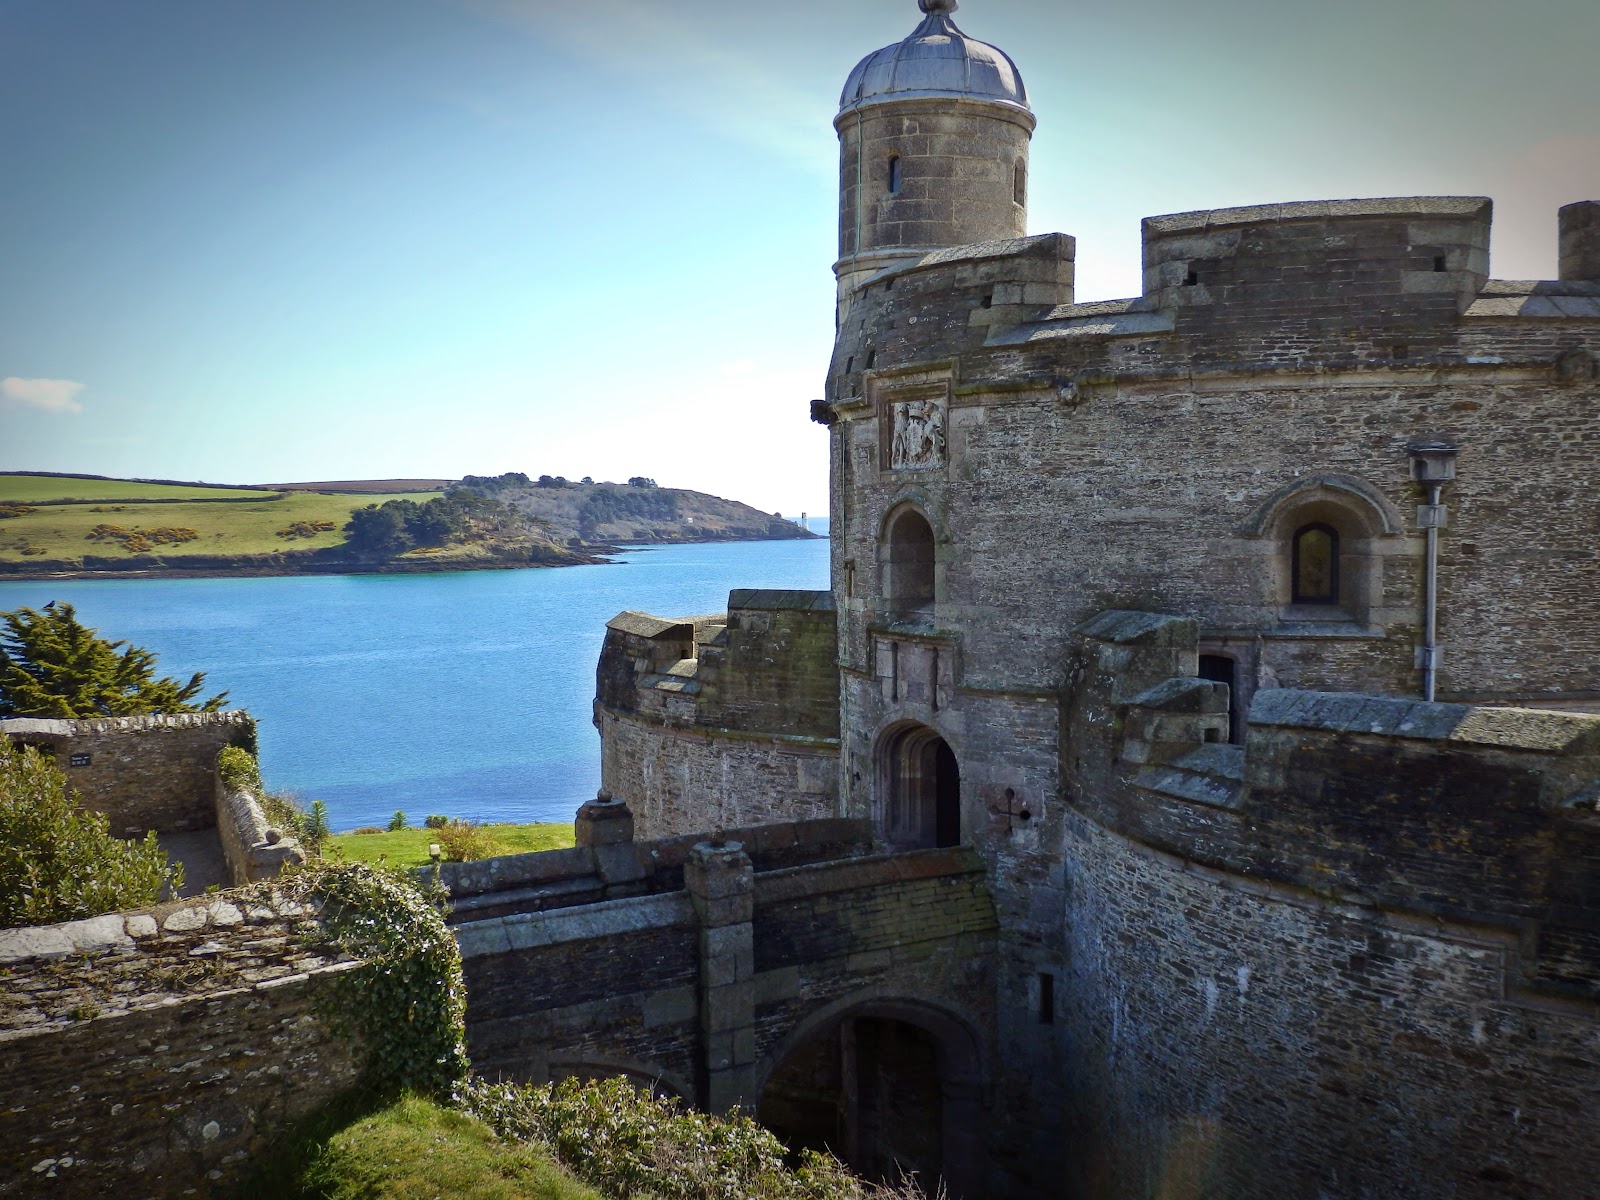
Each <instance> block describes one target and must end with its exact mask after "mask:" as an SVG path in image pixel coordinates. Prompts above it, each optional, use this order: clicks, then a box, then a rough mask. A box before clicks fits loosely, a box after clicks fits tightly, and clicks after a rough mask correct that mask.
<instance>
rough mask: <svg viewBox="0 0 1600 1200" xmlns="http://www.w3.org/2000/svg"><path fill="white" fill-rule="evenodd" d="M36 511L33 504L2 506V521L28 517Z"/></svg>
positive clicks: (0, 507)
mask: <svg viewBox="0 0 1600 1200" xmlns="http://www.w3.org/2000/svg"><path fill="white" fill-rule="evenodd" d="M34 511H35V509H34V507H33V505H31V504H0V521H3V520H5V519H7V518H8V517H23V516H27V514H29V513H31V512H34Z"/></svg>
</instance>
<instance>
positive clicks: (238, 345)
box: [0, 0, 1600, 515]
mask: <svg viewBox="0 0 1600 1200" xmlns="http://www.w3.org/2000/svg"><path fill="white" fill-rule="evenodd" d="M919 19H920V14H919V13H918V12H917V9H916V4H915V3H914V0H811V2H800V0H791V2H789V3H782V2H775V0H673V2H671V3H663V2H660V0H656V2H649V0H569V2H567V3H557V2H556V0H270V2H266V0H253V2H252V0H0V469H11V470H21V469H36V470H54V471H80V472H89V473H98V474H107V475H122V476H135V477H143V478H176V479H202V480H207V481H213V482H225V483H272V482H290V481H300V480H319V479H356V478H391V477H407V478H411V477H426V478H454V477H459V476H460V475H463V474H469V473H470V474H480V475H481V474H495V473H499V472H502V471H509V470H520V471H526V472H528V473H530V474H536V475H537V474H551V475H566V476H568V477H570V478H579V477H582V476H585V475H589V476H593V477H594V478H596V479H618V480H620V479H626V478H627V477H628V476H631V475H649V476H652V477H654V478H656V479H657V480H658V481H659V482H660V483H662V484H663V485H667V486H679V487H691V488H696V489H699V490H702V491H708V492H713V493H715V494H718V495H723V496H728V497H731V498H734V499H739V500H743V501H746V502H748V503H751V504H755V505H756V506H758V507H760V508H763V509H765V510H768V511H778V512H783V513H785V514H788V515H797V514H798V513H799V512H801V511H807V512H810V513H812V514H817V515H820V514H822V513H823V512H825V510H826V507H827V449H826V435H825V432H824V431H823V430H822V428H821V427H820V426H817V425H814V424H811V423H810V422H809V420H808V414H807V403H808V401H809V400H810V399H812V398H813V397H815V396H818V395H820V394H821V391H822V384H823V378H824V375H825V372H826V368H827V362H828V354H829V348H830V343H831V339H832V336H833V329H832V324H833V307H832V297H833V279H832V273H831V270H830V267H831V264H832V262H833V259H834V256H835V250H836V231H835V227H834V225H835V220H836V211H837V210H836V207H835V205H836V200H835V193H836V187H837V179H836V172H837V142H836V140H835V135H834V132H833V129H832V125H831V119H832V116H833V114H834V112H835V111H836V109H837V105H838V95H839V89H840V87H841V86H842V84H843V81H844V78H845V76H846V75H847V74H848V72H849V70H850V68H851V67H852V66H853V65H854V64H855V62H856V61H857V60H858V59H859V58H861V57H862V56H864V55H865V54H867V53H869V52H871V51H872V50H875V49H877V48H878V47H879V46H883V45H887V44H889V43H891V42H894V41H897V40H899V39H900V38H902V37H904V36H905V35H906V34H908V33H909V32H910V31H911V30H912V28H914V27H915V25H916V23H917V21H918V20H919ZM956 20H957V22H958V23H959V24H960V25H961V26H962V27H963V28H964V29H965V30H966V31H967V32H968V33H969V34H971V35H972V36H974V37H979V38H982V39H984V40H986V41H990V42H994V43H995V44H997V45H999V46H1001V47H1002V48H1003V49H1005V50H1007V51H1008V52H1009V53H1010V54H1011V55H1012V57H1013V58H1014V59H1015V60H1016V61H1017V64H1018V66H1019V68H1020V69H1021V71H1022V74H1023V77H1024V79H1025V80H1026V82H1027V85H1028V88H1029V92H1030V95H1031V98H1032V102H1033V107H1034V111H1035V113H1036V114H1037V115H1038V118H1039V128H1038V131H1037V132H1036V134H1035V136H1034V141H1033V150H1032V171H1031V179H1030V191H1031V195H1030V214H1029V227H1030V232H1033V233H1043V232H1049V231H1054V230H1060V231H1063V232H1067V233H1071V234H1073V235H1075V236H1076V237H1077V239H1078V298H1079V299H1080V300H1093V299H1107V298H1113V297H1118V296H1126V295H1134V294H1137V292H1138V290H1139V221H1140V218H1142V217H1145V216H1150V215H1155V214H1159V213H1169V212H1180V211H1185V210H1189V209H1196V208H1216V207H1224V206H1229V205H1236V204H1253V203H1265V202H1274V201H1286V200H1302V199H1327V198H1342V197H1357V196H1393V195H1420V194H1455V195H1488V196H1491V197H1492V198H1493V199H1494V200H1495V203H1496V224H1495V234H1494V245H1493V250H1492V256H1493V270H1494V273H1495V274H1496V275H1497V276H1499V277H1501V278H1549V277H1552V276H1553V275H1554V273H1555V256H1556V232H1555V221H1556V218H1555V212H1556V209H1557V207H1559V206H1560V205H1561V204H1564V203H1568V202H1571V201H1573V200H1583V199H1596V198H1600V70H1596V68H1595V64H1594V54H1595V47H1596V46H1600V3H1597V2H1596V0H1520V2H1519V3H1517V4H1507V3H1504V0H1343V2H1342V3H1329V2H1327V0H1317V2H1315V3H1311V2H1307V0H1273V2H1270V3H1269V2H1267V0H1208V2H1206V3H1198V2H1196V0H1141V3H1139V4H1136V5H1135V4H1128V5H1105V4H1094V5H1091V4H1082V3H1072V2H1070V0H966V2H965V3H964V4H962V6H961V9H960V11H959V12H958V13H957V14H956Z"/></svg>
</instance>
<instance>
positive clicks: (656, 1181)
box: [461, 1079, 921, 1200]
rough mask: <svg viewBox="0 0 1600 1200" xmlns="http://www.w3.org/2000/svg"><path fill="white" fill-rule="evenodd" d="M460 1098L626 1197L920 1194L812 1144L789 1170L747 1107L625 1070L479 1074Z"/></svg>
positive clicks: (487, 1119) (723, 1199) (512, 1136)
mask: <svg viewBox="0 0 1600 1200" xmlns="http://www.w3.org/2000/svg"><path fill="white" fill-rule="evenodd" d="M461 1107H462V1108H463V1110H465V1111H466V1112H468V1113H469V1114H471V1115H472V1116H475V1117H477V1118H478V1119H479V1120H481V1121H483V1122H484V1123H485V1124H487V1125H488V1126H489V1127H490V1128H492V1129H493V1130H494V1131H495V1132H496V1133H498V1134H499V1135H500V1136H501V1137H503V1138H506V1139H509V1140H512V1141H519V1142H530V1143H533V1144H536V1145H542V1146H544V1147H547V1148H548V1149H549V1150H550V1152H551V1153H552V1154H553V1155H554V1156H555V1158H556V1159H557V1161H559V1162H560V1163H561V1164H562V1165H563V1166H565V1167H567V1168H568V1169H569V1170H570V1171H572V1173H573V1174H575V1175H576V1176H578V1178H579V1179H582V1180H583V1181H584V1182H585V1183H588V1184H590V1185H591V1186H593V1187H595V1188H597V1189H599V1190H600V1191H603V1192H605V1193H606V1194H607V1195H608V1196H612V1197H617V1198H619V1200H626V1198H628V1197H633V1196H640V1197H646V1196H648V1197H652V1198H653V1200H751V1198H757V1197H759V1198H761V1200H869V1198H878V1197H881V1198H884V1200H888V1197H894V1196H897V1197H901V1198H903V1200H910V1198H911V1197H913V1196H915V1197H918V1200H920V1197H921V1193H920V1192H918V1191H917V1189H916V1187H915V1185H914V1184H912V1183H909V1182H908V1183H906V1184H905V1185H903V1186H902V1187H901V1188H900V1189H896V1190H891V1189H888V1188H883V1187H878V1186H875V1185H873V1184H869V1183H866V1182H865V1181H863V1180H861V1179H859V1178H857V1177H856V1176H854V1175H852V1174H851V1173H850V1171H849V1170H848V1169H847V1168H845V1167H844V1166H843V1165H842V1164H841V1163H839V1162H838V1160H836V1159H834V1158H831V1157H829V1156H827V1155H822V1154H817V1153H816V1152H814V1151H809V1150H808V1151H805V1152H803V1153H802V1154H801V1156H800V1161H799V1164H798V1166H797V1167H795V1168H794V1169H792V1170H791V1169H790V1168H789V1167H788V1166H787V1165H786V1162H785V1159H786V1154H787V1151H786V1150H785V1147H784V1145H783V1143H782V1142H780V1141H779V1140H778V1139H777V1138H776V1137H775V1136H774V1135H773V1134H772V1133H770V1132H769V1131H767V1130H765V1129H763V1128H762V1127H761V1126H759V1125H757V1124H756V1123H755V1122H754V1121H752V1120H751V1119H750V1118H749V1117H746V1116H743V1115H742V1114H739V1113H734V1114H733V1115H731V1116H726V1117H714V1116H710V1115H707V1114H705V1113H698V1112H692V1111H689V1110H687V1109H685V1108H684V1107H683V1106H682V1105H680V1104H679V1103H678V1102H677V1101H675V1100H668V1099H659V1098H656V1097H653V1096H651V1095H650V1094H649V1093H648V1092H644V1091H641V1090H639V1089H637V1088H635V1087H633V1086H632V1085H631V1084H629V1083H628V1082H627V1081H626V1080H624V1079H608V1080H605V1081H603V1082H600V1083H582V1082H579V1081H577V1080H574V1079H565V1080H562V1081H561V1082H560V1083H556V1084H543V1085H527V1084H515V1083H494V1084H491V1083H484V1082H482V1081H481V1080H473V1081H471V1082H470V1083H468V1084H467V1086H466V1087H465V1088H464V1089H463V1090H462V1093H461Z"/></svg>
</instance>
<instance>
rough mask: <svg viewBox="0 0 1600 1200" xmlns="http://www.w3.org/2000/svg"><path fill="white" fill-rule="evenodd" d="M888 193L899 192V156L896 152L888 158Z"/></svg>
mask: <svg viewBox="0 0 1600 1200" xmlns="http://www.w3.org/2000/svg"><path fill="white" fill-rule="evenodd" d="M889 194H890V195H891V196H898V195H899V194H900V156H899V155H898V154H897V155H895V156H894V157H893V158H891V159H890V160H889Z"/></svg>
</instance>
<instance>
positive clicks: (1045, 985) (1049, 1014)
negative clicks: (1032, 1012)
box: [1039, 971, 1056, 1025]
mask: <svg viewBox="0 0 1600 1200" xmlns="http://www.w3.org/2000/svg"><path fill="white" fill-rule="evenodd" d="M1055 1023H1056V977H1055V976H1054V975H1052V974H1051V973H1050V972H1048V971H1040V972H1039V1024H1041V1025H1054V1024H1055Z"/></svg>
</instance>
